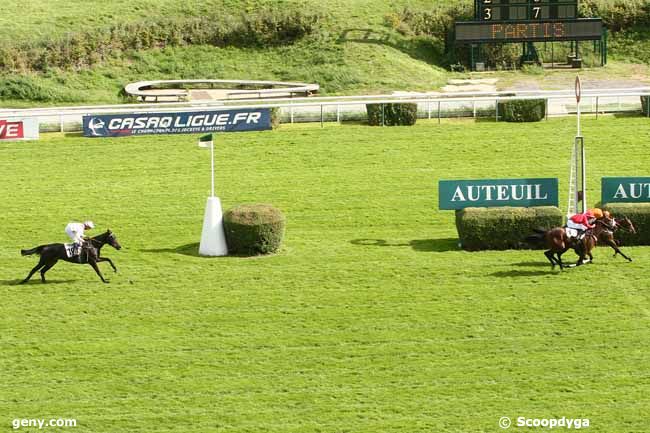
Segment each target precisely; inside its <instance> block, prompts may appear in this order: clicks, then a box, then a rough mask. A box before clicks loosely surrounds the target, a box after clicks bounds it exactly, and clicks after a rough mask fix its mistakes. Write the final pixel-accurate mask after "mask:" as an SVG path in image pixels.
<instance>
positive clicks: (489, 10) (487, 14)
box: [483, 8, 492, 21]
mask: <svg viewBox="0 0 650 433" xmlns="http://www.w3.org/2000/svg"><path fill="white" fill-rule="evenodd" d="M483 13H484V14H485V15H483V20H484V21H489V20H491V19H492V8H484V9H483Z"/></svg>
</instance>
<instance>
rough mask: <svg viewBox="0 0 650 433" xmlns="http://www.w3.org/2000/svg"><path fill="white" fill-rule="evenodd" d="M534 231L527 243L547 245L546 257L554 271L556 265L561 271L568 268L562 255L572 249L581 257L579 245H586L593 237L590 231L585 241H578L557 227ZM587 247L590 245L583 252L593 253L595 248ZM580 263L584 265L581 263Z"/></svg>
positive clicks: (562, 228)
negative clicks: (589, 238)
mask: <svg viewBox="0 0 650 433" xmlns="http://www.w3.org/2000/svg"><path fill="white" fill-rule="evenodd" d="M534 231H535V234H534V235H531V236H528V237H527V238H526V241H527V242H530V243H535V242H540V241H543V242H544V245H546V248H548V250H546V251H544V255H545V256H546V258H547V259H548V261H549V262H551V266H552V267H553V269H555V266H556V265H559V266H560V269H564V268H565V267H567V266H566V265H565V264H564V263H563V262H562V255H563V254H564V253H566V252H567V251H568V250H570V249H571V248H573V249H574V250H576V253H577V254H578V255H581V254H580V253H579V252H578V248H579V247H580V245H579V244H581V243H585V241H586V240H587V238H588V237H590V236H591V234H590V233H589V231H588V232H587V234H585V236H584V238H583V239H581V240H577V239H575V238H571V237H569V235H567V233H566V230H565V229H564V227H555V228H552V229H550V230H540V229H534ZM594 243H595V242H594ZM587 246H588V245H586V246H585V247H584V248H582V250H583V251H591V248H593V247H591V248H587ZM581 258H582V259H584V257H582V256H581ZM578 263H579V264H582V263H581V262H580V261H579V262H578Z"/></svg>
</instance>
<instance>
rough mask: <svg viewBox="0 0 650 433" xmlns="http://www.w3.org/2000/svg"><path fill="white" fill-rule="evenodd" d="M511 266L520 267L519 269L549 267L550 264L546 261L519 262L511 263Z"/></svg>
mask: <svg viewBox="0 0 650 433" xmlns="http://www.w3.org/2000/svg"><path fill="white" fill-rule="evenodd" d="M512 266H521V267H540V268H541V267H549V266H551V263H550V262H549V261H548V260H546V261H541V260H539V261H537V262H519V263H513V264H512Z"/></svg>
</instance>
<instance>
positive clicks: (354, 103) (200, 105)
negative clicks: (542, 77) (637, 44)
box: [0, 87, 650, 132]
mask: <svg viewBox="0 0 650 433" xmlns="http://www.w3.org/2000/svg"><path fill="white" fill-rule="evenodd" d="M641 96H650V88H648V87H643V88H629V89H597V90H583V92H582V100H581V101H582V102H581V111H582V113H584V114H595V115H596V116H598V115H600V114H608V113H621V112H635V111H636V112H640V111H641V98H640V97H641ZM526 99H545V100H546V101H547V104H546V105H547V113H546V116H547V117H548V116H563V115H570V114H573V113H575V110H576V102H575V95H574V93H573V90H570V91H517V92H516V94H514V92H482V93H473V94H471V95H468V94H466V93H465V94H464V93H455V94H440V93H417V94H412V93H408V94H402V95H362V96H331V97H306V98H286V99H274V100H272V101H270V100H259V99H252V100H236V101H233V100H230V101H226V100H222V101H192V102H172V103H156V104H122V105H98V106H79V107H49V108H31V109H0V118H4V119H8V118H17V117H21V118H34V117H35V118H38V119H39V121H40V123H41V125H42V127H41V129H42V130H43V131H44V132H45V131H51V130H59V131H62V132H63V131H68V132H72V131H80V130H81V121H82V117H83V116H87V115H98V114H110V113H166V112H179V111H217V110H224V109H229V108H235V107H236V108H261V107H268V108H276V107H277V108H280V109H281V115H282V121H283V122H284V123H294V122H321V124H323V123H325V122H344V121H347V120H356V121H359V120H365V119H366V107H365V105H366V104H368V103H373V104H390V103H395V102H401V103H416V104H418V117H419V118H428V119H433V118H437V119H438V122H440V121H441V119H444V118H460V117H468V118H471V117H474V118H485V117H492V118H494V119H495V120H496V121H498V120H499V112H498V102H501V101H509V100H526ZM649 105H650V104H649ZM644 114H645V115H647V116H648V117H650V112H648V113H644Z"/></svg>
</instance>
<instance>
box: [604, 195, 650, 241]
mask: <svg viewBox="0 0 650 433" xmlns="http://www.w3.org/2000/svg"><path fill="white" fill-rule="evenodd" d="M603 209H607V210H608V211H609V212H610V213H611V214H612V216H613V217H614V218H621V217H624V216H626V217H628V218H629V219H630V221H632V223H633V224H634V226H635V228H636V231H637V233H636V234H631V233H627V232H626V231H624V230H618V231H617V232H616V235H615V238H616V240H620V241H621V242H622V245H650V203H612V204H606V205H604V206H603Z"/></svg>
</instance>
